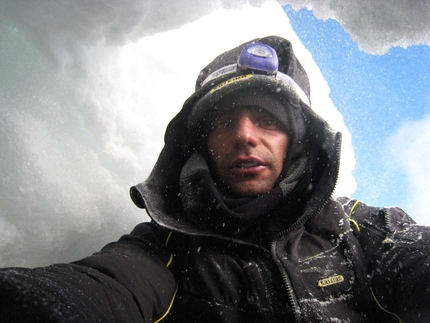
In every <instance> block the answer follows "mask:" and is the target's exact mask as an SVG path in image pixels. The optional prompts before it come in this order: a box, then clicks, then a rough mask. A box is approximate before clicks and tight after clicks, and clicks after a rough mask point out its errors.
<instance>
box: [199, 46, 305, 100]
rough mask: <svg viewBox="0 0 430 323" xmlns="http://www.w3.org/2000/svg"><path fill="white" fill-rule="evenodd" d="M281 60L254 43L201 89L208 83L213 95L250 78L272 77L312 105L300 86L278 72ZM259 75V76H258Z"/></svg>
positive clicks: (215, 73) (271, 49)
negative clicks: (228, 85)
mask: <svg viewBox="0 0 430 323" xmlns="http://www.w3.org/2000/svg"><path fill="white" fill-rule="evenodd" d="M278 67H279V59H278V54H277V53H276V51H275V50H274V49H273V48H272V47H270V46H268V45H266V44H262V43H252V44H248V45H246V46H245V48H244V49H243V50H242V51H241V53H240V55H239V57H238V59H237V62H236V63H235V64H230V65H226V66H223V67H221V68H220V69H218V70H216V71H214V72H213V73H211V74H209V75H208V76H207V77H206V79H205V80H204V81H203V82H202V84H201V87H203V86H204V85H205V84H207V83H212V85H213V86H214V87H213V88H212V89H211V90H210V91H209V92H208V93H210V94H213V93H215V92H217V91H219V90H220V89H221V88H223V87H224V86H226V85H227V84H231V83H236V82H239V81H240V80H243V79H248V78H249V77H253V76H255V77H265V76H267V77H270V78H273V80H274V81H277V82H282V84H284V85H285V86H286V87H288V88H290V89H291V90H292V91H293V92H294V93H295V94H296V95H298V96H299V97H300V100H302V101H303V102H305V103H306V104H307V105H310V102H309V98H308V97H307V95H306V94H305V92H304V91H303V90H302V89H301V88H300V86H299V85H298V84H297V83H296V82H295V81H294V80H293V79H292V78H291V77H290V76H288V75H287V74H284V73H282V72H280V71H278ZM256 74H257V75H256Z"/></svg>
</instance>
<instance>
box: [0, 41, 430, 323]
mask: <svg viewBox="0 0 430 323" xmlns="http://www.w3.org/2000/svg"><path fill="white" fill-rule="evenodd" d="M256 41H259V42H263V43H266V44H268V45H270V46H272V47H273V48H275V49H276V51H277V53H278V55H279V57H280V62H282V64H281V65H280V71H282V72H283V73H285V74H287V75H289V77H291V78H292V79H293V80H294V81H295V82H294V84H298V85H299V86H300V87H301V88H302V90H303V93H304V94H305V96H306V95H307V96H308V97H309V87H308V80H307V76H306V74H305V73H304V71H303V68H302V67H301V65H300V63H299V62H298V61H297V60H296V58H295V56H294V54H293V52H292V49H291V44H290V43H289V42H288V41H286V40H284V39H282V38H279V37H273V36H271V37H266V38H263V39H259V40H256ZM243 46H244V45H241V46H238V47H237V48H235V49H233V50H231V51H228V52H226V53H224V54H222V55H220V56H219V57H218V58H217V59H215V60H214V62H212V63H211V64H209V65H208V66H207V67H206V68H205V69H204V70H203V71H202V73H201V74H200V77H199V79H198V82H197V87H196V92H195V93H194V94H193V95H192V96H191V97H190V98H189V99H188V100H187V101H186V102H185V104H184V107H183V108H182V110H181V111H180V112H179V113H178V115H177V116H176V117H175V118H174V119H173V120H172V121H171V123H170V124H169V126H168V128H167V130H166V137H165V147H164V149H163V151H162V153H161V154H160V157H159V159H158V162H157V164H156V165H155V167H154V169H153V171H152V173H151V175H150V177H149V178H148V179H147V180H146V181H145V182H144V183H142V184H139V185H137V186H135V187H133V188H132V190H131V194H132V198H133V200H134V202H135V203H136V204H137V205H138V206H139V207H142V208H145V209H146V210H147V212H148V214H149V215H150V216H151V218H152V220H153V221H152V222H151V223H142V224H139V225H138V226H136V228H135V229H134V230H133V231H132V232H131V233H130V234H129V235H126V236H124V237H122V238H121V239H120V240H119V241H117V242H113V243H111V244H109V245H107V246H106V247H104V248H103V249H102V250H101V251H100V252H98V253H95V254H94V255H92V256H89V257H87V258H84V259H82V260H80V261H76V262H74V263H71V264H57V265H53V266H49V267H43V268H36V269H25V268H10V269H3V270H0V322H107V323H108V322H162V321H167V322H187V323H189V322H224V323H226V322H233V323H234V322H271V323H272V322H379V321H380V322H428V321H430V297H428V296H429V290H430V275H429V274H430V259H429V255H430V250H429V249H430V230H429V228H427V227H424V226H418V225H416V224H414V222H413V221H412V220H411V219H410V218H409V217H408V215H406V214H405V213H404V212H403V211H402V210H401V209H399V208H374V207H370V206H367V205H365V204H364V203H360V202H357V201H352V200H349V199H347V198H338V199H333V198H331V194H332V192H333V189H334V187H335V185H336V179H337V174H338V168H339V156H340V134H338V133H336V132H334V131H333V130H332V129H331V128H330V127H329V126H328V125H327V123H326V122H325V121H324V120H322V119H321V118H320V117H319V116H318V115H317V114H315V113H314V112H313V111H312V110H311V109H310V107H309V103H307V102H305V101H306V100H305V99H303V95H298V94H297V92H296V91H295V88H294V86H292V85H291V84H293V83H288V82H287V84H286V83H284V81H282V80H281V81H279V80H275V79H270V80H269V79H267V78H265V76H261V75H250V76H247V77H246V78H239V79H238V81H237V82H236V81H234V82H231V81H230V82H225V80H219V81H218V83H216V84H208V83H206V84H203V83H204V82H203V80H204V79H205V78H207V76H208V75H210V74H211V73H213V72H214V71H217V70H218V69H219V68H222V67H223V66H225V65H226V64H227V65H228V64H230V63H232V62H235V61H236V59H237V55H238V52H240V50H241V48H243ZM235 80H236V79H235ZM262 81H264V82H263V83H262ZM220 82H224V83H220ZM262 84H264V85H262ZM245 85H246V86H247V87H250V88H255V89H256V90H261V89H263V90H264V91H268V92H270V91H273V92H274V93H275V92H276V95H277V98H278V99H279V100H280V101H281V102H283V104H284V105H285V106H286V107H289V108H288V110H287V111H286V113H287V118H288V122H289V123H288V125H289V126H290V127H291V129H292V131H291V133H289V136H290V138H291V146H290V149H291V151H290V152H289V157H288V162H287V163H286V166H285V167H284V170H283V174H282V178H281V179H280V181H279V182H278V183H277V186H276V187H275V188H274V189H273V190H272V191H271V192H269V193H267V194H265V195H263V196H261V197H258V198H240V199H239V198H235V197H231V196H225V195H224V194H223V192H220V190H219V189H218V188H217V186H216V185H214V180H213V178H212V176H211V169H210V166H209V165H208V160H207V157H206V156H207V154H206V153H205V140H204V138H205V133H204V132H201V131H200V130H199V129H202V127H201V126H202V124H201V123H200V124H199V122H200V121H201V120H200V121H199V114H200V118H201V115H204V114H202V113H201V112H202V111H203V110H199V109H197V108H196V107H200V108H202V107H204V106H205V105H206V106H207V105H209V106H210V105H211V104H212V103H213V102H214V100H219V98H220V97H221V96H222V95H227V94H228V93H231V92H232V91H235V90H237V89H238V88H240V87H241V86H245ZM214 86H216V87H217V89H221V88H222V89H221V90H219V91H218V90H217V91H215V92H213V91H210V89H211V88H213V87H214ZM213 93H215V94H213ZM203 112H204V111H203ZM190 120H191V121H192V122H191V121H190ZM193 120H194V121H193ZM199 127H200V128H199ZM202 138H203V140H202Z"/></svg>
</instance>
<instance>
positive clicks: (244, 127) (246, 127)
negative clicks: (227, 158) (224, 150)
mask: <svg viewBox="0 0 430 323" xmlns="http://www.w3.org/2000/svg"><path fill="white" fill-rule="evenodd" d="M256 128H257V127H256V125H255V124H254V122H253V121H252V120H251V119H250V118H248V117H242V118H240V119H239V120H238V121H237V124H236V127H235V142H236V145H237V146H248V145H249V146H252V147H255V146H256V145H257V143H258V137H257V133H256V130H257V129H256Z"/></svg>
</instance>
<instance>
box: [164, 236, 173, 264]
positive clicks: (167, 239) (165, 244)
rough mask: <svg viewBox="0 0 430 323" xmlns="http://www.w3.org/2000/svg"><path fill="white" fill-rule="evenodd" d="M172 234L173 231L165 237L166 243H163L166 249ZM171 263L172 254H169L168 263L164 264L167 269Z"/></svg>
mask: <svg viewBox="0 0 430 323" xmlns="http://www.w3.org/2000/svg"><path fill="white" fill-rule="evenodd" d="M172 233H173V231H170V233H169V234H168V235H167V238H166V242H165V243H164V246H165V247H167V245H168V244H169V241H170V237H171V236H172ZM172 262H173V254H172V253H170V258H169V261H168V262H167V264H166V267H167V268H169V266H170V265H171V264H172Z"/></svg>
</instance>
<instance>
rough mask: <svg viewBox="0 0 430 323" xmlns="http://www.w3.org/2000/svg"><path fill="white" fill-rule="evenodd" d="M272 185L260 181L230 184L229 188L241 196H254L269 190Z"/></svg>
mask: <svg viewBox="0 0 430 323" xmlns="http://www.w3.org/2000/svg"><path fill="white" fill-rule="evenodd" d="M271 189H272V187H266V186H265V185H262V184H261V183H241V184H240V185H234V186H230V190H231V192H232V193H234V194H235V195H239V196H243V197H256V196H260V195H263V194H265V193H267V192H269V191H270V190H271Z"/></svg>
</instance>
